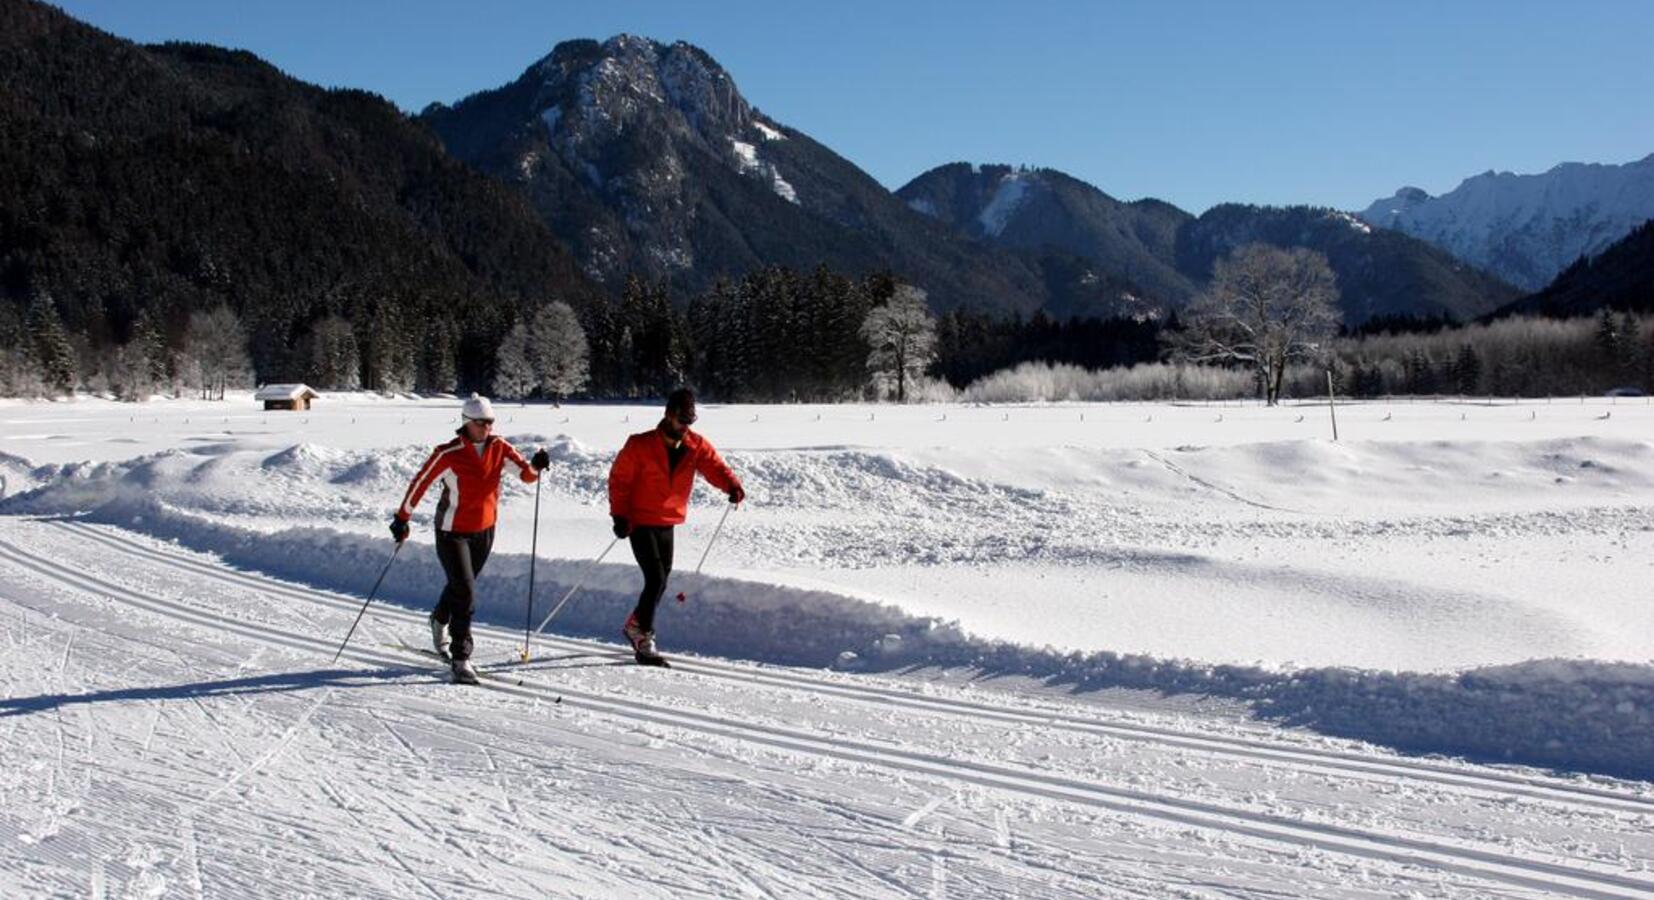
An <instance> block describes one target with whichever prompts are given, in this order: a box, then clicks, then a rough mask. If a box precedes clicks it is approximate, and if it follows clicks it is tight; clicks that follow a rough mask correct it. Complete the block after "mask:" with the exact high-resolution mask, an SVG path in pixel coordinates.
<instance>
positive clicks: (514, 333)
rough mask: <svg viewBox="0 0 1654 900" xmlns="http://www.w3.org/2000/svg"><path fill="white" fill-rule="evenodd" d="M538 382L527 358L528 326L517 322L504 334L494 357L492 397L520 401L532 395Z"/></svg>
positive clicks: (532, 366)
mask: <svg viewBox="0 0 1654 900" xmlns="http://www.w3.org/2000/svg"><path fill="white" fill-rule="evenodd" d="M539 382H540V379H539V378H538V377H536V376H535V374H534V365H533V363H531V362H530V361H529V358H528V326H527V325H524V324H523V323H521V322H518V323H517V324H516V325H513V326H512V327H511V330H510V331H508V332H506V335H505V340H502V341H500V349H499V351H498V352H497V353H495V355H494V396H496V397H503V398H505V399H507V400H521V399H522V398H524V397H527V396H528V395H529V394H532V393H533V392H534V388H535V386H536V385H537V384H539Z"/></svg>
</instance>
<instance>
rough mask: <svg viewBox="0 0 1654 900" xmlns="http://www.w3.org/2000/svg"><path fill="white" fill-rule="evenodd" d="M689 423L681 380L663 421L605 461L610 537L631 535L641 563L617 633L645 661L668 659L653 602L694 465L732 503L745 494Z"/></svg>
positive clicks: (691, 414) (691, 415)
mask: <svg viewBox="0 0 1654 900" xmlns="http://www.w3.org/2000/svg"><path fill="white" fill-rule="evenodd" d="M693 424H695V394H694V392H692V391H690V390H689V389H688V388H679V389H678V390H676V391H673V392H672V396H671V397H669V398H668V399H667V401H666V414H665V416H663V417H662V418H661V420H660V424H658V425H656V426H655V427H654V428H652V429H650V430H649V431H644V432H639V433H638V434H634V435H632V436H631V437H629V438H627V439H626V445H625V446H623V447H621V448H620V453H619V454H618V455H616V456H615V461H614V465H613V466H611V467H610V468H609V515H610V517H611V518H613V519H614V533H615V537H617V538H623V537H630V538H631V540H632V555H633V556H635V557H637V564H638V568H640V569H642V570H643V593H641V594H639V595H638V600H637V608H636V609H634V610H633V611H632V614H631V615H630V616H628V617H627V619H626V624H625V626H624V627H622V628H621V634H623V635H625V636H626V640H627V641H628V642H629V643H631V645H632V652H633V653H634V654H636V656H637V661H638V662H639V663H642V664H644V665H656V666H659V665H665V664H666V660H665V659H663V658H662V657H661V655H660V653H659V652H658V651H656V649H655V607H656V606H658V605H660V598H661V597H662V596H663V595H664V594H665V593H666V579H667V577H668V576H670V575H671V574H672V528H673V526H675V525H678V524H680V523H682V522H683V520H684V518H685V516H686V515H687V513H688V511H689V492H690V490H691V489H692V488H694V486H695V473H696V472H699V473H701V477H702V478H705V479H706V480H707V482H708V483H709V484H711V485H712V486H713V487H715V488H717V489H718V490H720V491H723V492H724V493H725V494H727V495H728V496H729V502H731V503H740V502H741V501H742V500H744V499H746V496H747V492H746V491H745V490H743V489H742V488H741V480H740V479H738V478H736V477H735V473H734V472H733V471H731V470H730V468H729V466H728V465H726V464H725V463H724V460H723V458H722V457H720V456H719V455H718V451H717V450H716V449H714V448H713V446H712V444H711V442H709V441H708V440H707V439H706V438H704V437H701V436H700V435H699V434H696V433H695V432H693V431H690V430H689V426H691V425H693Z"/></svg>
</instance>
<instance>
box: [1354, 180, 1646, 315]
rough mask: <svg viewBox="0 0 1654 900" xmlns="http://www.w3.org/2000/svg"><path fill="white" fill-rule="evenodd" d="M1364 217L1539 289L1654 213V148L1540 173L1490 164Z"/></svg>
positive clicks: (1409, 193)
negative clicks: (1440, 189) (1625, 158)
mask: <svg viewBox="0 0 1654 900" xmlns="http://www.w3.org/2000/svg"><path fill="white" fill-rule="evenodd" d="M1358 215H1359V216H1360V217H1361V218H1362V219H1363V220H1365V221H1366V222H1369V223H1371V224H1373V225H1376V226H1379V227H1382V228H1393V229H1396V230H1398V231H1402V232H1404V233H1406V234H1410V235H1412V236H1414V237H1417V238H1422V239H1423V240H1426V241H1429V242H1430V243H1432V244H1435V245H1436V246H1438V247H1441V248H1442V249H1444V250H1446V251H1448V252H1449V253H1452V254H1453V255H1454V256H1457V257H1458V258H1460V259H1462V260H1465V261H1466V262H1470V263H1473V264H1475V265H1477V266H1480V267H1482V268H1485V269H1488V270H1489V271H1491V272H1493V273H1495V274H1497V275H1499V276H1501V277H1503V278H1504V279H1505V280H1506V281H1509V282H1511V283H1512V284H1515V285H1517V286H1518V287H1522V288H1526V289H1528V290H1539V289H1540V288H1543V287H1544V286H1545V285H1547V284H1549V283H1550V281H1551V279H1553V278H1555V277H1556V275H1557V274H1558V273H1560V272H1561V271H1562V270H1563V269H1564V268H1566V267H1567V266H1568V265H1569V264H1570V263H1572V262H1573V261H1574V260H1576V259H1578V258H1580V257H1581V256H1593V255H1595V254H1597V253H1600V252H1602V251H1603V250H1604V249H1606V248H1607V247H1608V246H1609V245H1610V244H1612V243H1613V242H1615V241H1617V240H1619V239H1620V238H1622V237H1624V236H1625V235H1627V234H1629V233H1630V232H1631V230H1632V229H1633V228H1635V227H1637V226H1638V225H1640V224H1642V223H1643V222H1645V221H1647V220H1649V219H1651V218H1654V154H1650V155H1648V156H1646V157H1644V158H1642V159H1640V160H1636V161H1634V162H1629V163H1625V164H1624V165H1613V164H1601V163H1577V162H1566V163H1561V164H1559V165H1556V166H1553V167H1551V168H1550V169H1549V170H1548V171H1546V172H1543V173H1540V174H1536V175H1517V174H1515V173H1512V172H1494V171H1492V170H1489V171H1487V172H1484V173H1482V174H1480V175H1476V176H1473V177H1470V178H1466V179H1465V180H1464V181H1463V182H1461V183H1460V184H1459V186H1458V187H1456V188H1454V189H1453V190H1452V191H1449V192H1448V193H1446V194H1443V195H1441V196H1439V197H1432V196H1431V195H1430V194H1429V193H1427V192H1425V191H1423V190H1421V189H1419V188H1416V187H1404V188H1402V189H1400V190H1399V191H1397V192H1396V193H1395V195H1394V196H1391V197H1387V198H1384V199H1381V200H1375V201H1374V202H1373V203H1372V204H1371V205H1369V206H1368V207H1367V208H1366V209H1365V210H1363V211H1361V212H1360V213H1359V214H1358Z"/></svg>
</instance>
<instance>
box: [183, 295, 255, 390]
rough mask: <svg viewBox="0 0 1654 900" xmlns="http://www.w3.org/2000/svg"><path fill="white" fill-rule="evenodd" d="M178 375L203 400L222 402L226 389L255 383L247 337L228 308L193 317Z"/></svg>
mask: <svg viewBox="0 0 1654 900" xmlns="http://www.w3.org/2000/svg"><path fill="white" fill-rule="evenodd" d="M179 374H180V375H181V376H182V378H183V380H184V383H185V384H187V385H189V386H190V387H193V388H196V389H197V390H199V391H200V392H201V398H202V399H203V400H222V399H224V389H225V388H226V387H228V386H230V385H231V384H247V383H249V382H251V381H252V378H253V366H252V362H251V360H249V359H248V357H247V333H246V332H245V331H244V330H242V327H241V320H240V319H238V318H236V314H235V312H234V311H232V310H231V309H230V308H229V307H228V306H220V307H218V308H217V309H215V310H213V311H212V312H199V311H198V312H193V313H190V323H189V332H188V334H187V335H186V337H185V338H184V352H183V355H182V361H181V363H180V365H179Z"/></svg>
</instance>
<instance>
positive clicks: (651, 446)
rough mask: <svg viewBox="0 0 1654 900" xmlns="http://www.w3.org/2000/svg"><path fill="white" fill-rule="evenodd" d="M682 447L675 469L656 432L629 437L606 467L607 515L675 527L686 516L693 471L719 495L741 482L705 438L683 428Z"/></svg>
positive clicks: (693, 477)
mask: <svg viewBox="0 0 1654 900" xmlns="http://www.w3.org/2000/svg"><path fill="white" fill-rule="evenodd" d="M683 443H684V449H685V453H684V456H683V459H681V460H679V461H678V467H677V468H676V469H673V468H672V467H671V463H670V462H669V461H668V459H667V456H666V440H665V438H664V437H662V435H661V432H660V429H659V428H653V429H650V430H649V431H644V432H639V433H638V434H634V435H632V436H631V437H629V438H627V439H626V445H625V446H624V447H621V448H620V453H619V454H618V455H616V456H615V461H614V465H613V466H610V467H609V515H611V516H623V517H624V518H625V519H626V521H627V522H629V523H631V524H632V525H678V524H682V522H683V520H684V517H685V516H686V515H687V514H688V512H689V491H690V489H691V488H693V487H694V486H695V473H696V472H699V473H701V477H702V478H705V479H706V480H707V482H708V483H709V484H711V485H712V486H713V487H715V488H717V489H718V490H720V491H725V492H728V491H730V490H733V489H734V488H735V487H736V486H737V485H739V484H740V483H741V481H740V479H738V478H736V477H735V473H734V472H733V471H731V470H730V468H729V466H728V465H726V464H725V463H724V459H723V457H721V456H719V455H718V451H717V450H716V449H714V448H713V446H712V443H711V442H710V441H708V440H707V439H706V438H704V437H701V436H700V435H698V434H696V433H695V432H693V431H690V430H688V429H684V434H683Z"/></svg>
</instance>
